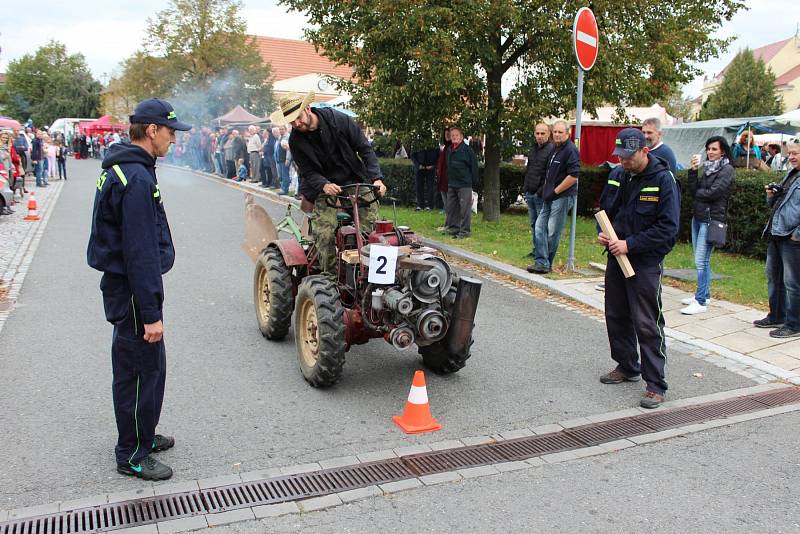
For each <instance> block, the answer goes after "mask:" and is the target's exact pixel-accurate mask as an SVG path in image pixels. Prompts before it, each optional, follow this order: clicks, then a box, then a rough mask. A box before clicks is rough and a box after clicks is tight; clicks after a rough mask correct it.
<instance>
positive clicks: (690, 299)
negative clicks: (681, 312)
mask: <svg viewBox="0 0 800 534" xmlns="http://www.w3.org/2000/svg"><path fill="white" fill-rule="evenodd" d="M692 302H695V298H694V297H686V298H685V299H681V304H683V305H684V306H688V305H689V304H691V303H692ZM709 304H711V297H708V298H707V299H706V306H708V305H709Z"/></svg>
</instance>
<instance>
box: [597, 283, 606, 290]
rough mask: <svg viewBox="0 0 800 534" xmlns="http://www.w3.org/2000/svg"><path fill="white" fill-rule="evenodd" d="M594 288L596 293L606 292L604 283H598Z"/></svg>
mask: <svg viewBox="0 0 800 534" xmlns="http://www.w3.org/2000/svg"><path fill="white" fill-rule="evenodd" d="M594 288H595V289H596V290H597V291H605V290H606V283H605V282H600V283H599V284H595V286H594Z"/></svg>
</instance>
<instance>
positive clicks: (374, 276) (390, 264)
mask: <svg viewBox="0 0 800 534" xmlns="http://www.w3.org/2000/svg"><path fill="white" fill-rule="evenodd" d="M396 266H397V247H385V246H382V245H375V244H373V245H370V247H369V276H368V277H367V280H368V281H369V282H370V283H371V284H393V283H394V271H395V267H396Z"/></svg>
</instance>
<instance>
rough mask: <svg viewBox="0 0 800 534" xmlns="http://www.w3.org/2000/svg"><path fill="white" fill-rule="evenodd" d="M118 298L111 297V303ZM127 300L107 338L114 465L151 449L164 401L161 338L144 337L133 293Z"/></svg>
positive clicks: (136, 458) (133, 460) (137, 459)
mask: <svg viewBox="0 0 800 534" xmlns="http://www.w3.org/2000/svg"><path fill="white" fill-rule="evenodd" d="M122 290H123V291H124V288H123V289H122ZM119 297H120V295H119V294H118V295H115V296H114V301H115V304H116V303H118V302H119V300H120V298H119ZM105 298H108V297H105V296H104V299H105ZM128 302H130V304H129V306H128V311H127V313H125V314H124V316H123V318H122V319H120V320H119V321H116V322H114V334H113V336H112V340H111V365H112V368H113V371H114V380H113V385H112V392H113V397H114V416H115V418H116V420H117V432H118V435H119V437H118V439H117V446H116V447H115V449H114V453H115V455H116V459H117V463H118V464H131V465H137V464H138V463H139V462H140V461H141V460H142V459H143V458H145V457H146V456H148V455H149V454H150V453H151V452H152V448H153V438H154V436H155V433H156V427H157V426H158V420H159V418H160V417H161V406H162V404H163V401H164V384H165V381H166V377H167V364H166V359H167V357H166V351H165V349H164V339H163V338H162V339H161V341H159V342H158V343H148V342H147V341H145V340H144V337H143V336H144V325H143V324H142V320H141V313H140V312H139V307H138V306H137V305H135V304H134V300H133V296H131V297H130V299H129V300H128ZM108 308H109V306H107V309H108Z"/></svg>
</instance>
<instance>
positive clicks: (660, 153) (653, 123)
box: [642, 117, 678, 175]
mask: <svg viewBox="0 0 800 534" xmlns="http://www.w3.org/2000/svg"><path fill="white" fill-rule="evenodd" d="M642 133H643V134H644V138H645V140H646V141H647V148H649V149H650V155H651V156H655V157H657V158H661V159H662V160H664V161H665V162H666V164H667V167H669V170H670V171H672V174H673V175H677V172H678V171H677V169H678V160H677V159H676V158H675V152H673V151H672V149H671V148H670V147H669V146H668V145H665V144H664V143H663V142H662V141H661V119H658V118H656V117H651V118H649V119H646V120H645V121H644V122H643V123H642Z"/></svg>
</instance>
